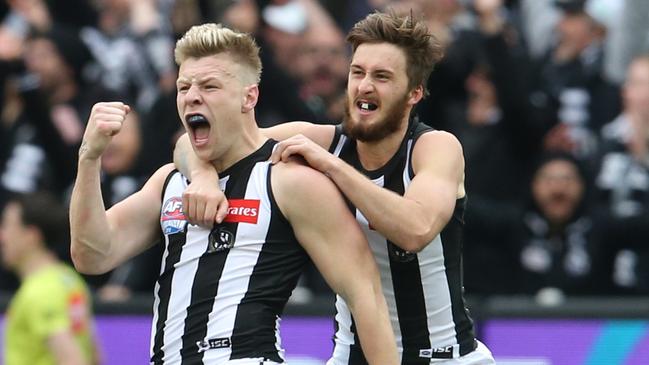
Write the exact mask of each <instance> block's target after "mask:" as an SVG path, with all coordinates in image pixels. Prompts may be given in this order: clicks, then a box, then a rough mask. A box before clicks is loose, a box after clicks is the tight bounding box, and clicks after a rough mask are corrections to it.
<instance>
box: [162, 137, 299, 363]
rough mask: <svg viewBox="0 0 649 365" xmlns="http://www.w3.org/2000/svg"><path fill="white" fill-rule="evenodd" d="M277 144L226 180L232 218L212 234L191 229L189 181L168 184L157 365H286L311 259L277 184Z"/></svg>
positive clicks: (173, 179)
mask: <svg viewBox="0 0 649 365" xmlns="http://www.w3.org/2000/svg"><path fill="white" fill-rule="evenodd" d="M274 144H275V142H274V141H270V140H269V141H268V142H266V143H265V144H264V145H263V146H262V147H261V148H260V149H259V150H257V151H256V152H254V153H252V154H251V155H249V156H247V157H246V158H244V159H243V160H241V161H239V162H237V163H236V164H234V165H233V166H232V167H230V168H228V169H227V170H226V171H223V172H222V173H221V174H220V181H219V184H220V187H221V190H222V191H224V192H225V195H226V196H227V197H228V199H229V203H230V207H229V209H228V215H227V216H226V218H225V220H224V222H223V223H221V224H218V225H217V224H215V225H214V227H213V228H212V229H211V230H209V229H205V228H201V227H199V226H194V225H190V224H188V223H187V222H186V219H185V216H184V215H183V213H182V193H183V191H184V190H185V188H186V187H187V185H188V181H187V179H186V178H185V177H184V176H183V175H182V174H180V173H179V172H177V171H173V172H172V173H171V174H170V175H169V176H168V177H167V181H166V182H165V187H164V189H163V197H162V202H163V204H162V211H161V214H160V224H161V228H162V233H163V235H164V239H163V242H165V251H164V254H163V257H162V263H161V269H160V276H159V278H158V280H157V282H156V286H155V293H154V294H155V300H154V317H153V323H152V334H151V362H152V363H153V364H192V365H193V364H221V363H223V362H225V361H228V360H234V359H243V358H264V359H268V360H272V361H275V362H283V361H284V358H283V352H284V350H283V349H282V347H281V341H280V337H279V322H280V315H281V313H282V310H283V308H284V306H285V304H286V302H287V300H288V298H289V296H290V294H291V292H292V290H293V289H294V288H295V286H296V285H297V281H298V278H299V275H300V273H301V272H302V270H303V267H304V265H305V263H306V262H307V260H308V257H307V255H306V252H305V251H304V250H303V248H302V246H300V244H299V243H298V242H297V240H296V238H295V235H294V233H293V229H292V228H291V226H290V225H289V223H288V221H287V220H286V219H285V218H284V216H283V215H282V213H281V212H280V210H279V208H278V206H277V204H276V202H275V200H274V198H273V194H272V190H271V187H270V173H271V164H270V162H269V161H268V158H269V157H270V153H271V152H272V148H273V146H274Z"/></svg>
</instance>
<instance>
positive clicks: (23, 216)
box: [0, 193, 99, 365]
mask: <svg viewBox="0 0 649 365" xmlns="http://www.w3.org/2000/svg"><path fill="white" fill-rule="evenodd" d="M67 223H68V220H67V214H66V210H65V208H64V207H63V206H62V205H60V204H59V203H58V202H57V200H56V199H55V198H54V197H53V196H51V195H47V194H44V193H34V194H29V195H22V196H19V197H15V198H12V199H11V200H10V201H9V202H8V203H7V205H6V206H5V207H4V210H3V212H2V220H1V223H0V252H1V253H2V262H3V264H4V265H5V266H7V267H8V268H10V269H11V270H13V271H15V272H16V274H17V275H18V276H19V277H20V281H21V286H20V288H19V290H18V291H17V292H16V293H15V295H14V297H13V299H12V300H11V303H10V304H9V308H8V310H7V322H6V333H5V344H4V349H5V350H4V363H5V364H6V365H26V364H75V365H83V364H86V365H90V364H97V363H98V362H99V359H98V353H97V350H96V345H95V339H94V328H93V327H94V325H93V322H92V311H91V309H92V304H91V298H90V294H89V292H88V289H87V288H86V285H85V283H84V282H83V280H82V279H81V277H80V276H79V275H78V274H77V273H76V272H75V271H74V270H73V269H72V268H71V267H68V266H67V265H65V264H63V263H62V262H60V261H59V259H58V258H57V257H56V255H55V253H54V246H55V245H62V246H66V248H67V242H68V239H67V238H66V233H67Z"/></svg>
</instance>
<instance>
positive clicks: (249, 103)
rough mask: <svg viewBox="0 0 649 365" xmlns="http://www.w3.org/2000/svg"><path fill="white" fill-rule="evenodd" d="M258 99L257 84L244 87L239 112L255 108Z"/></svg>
mask: <svg viewBox="0 0 649 365" xmlns="http://www.w3.org/2000/svg"><path fill="white" fill-rule="evenodd" d="M258 99H259V85H258V84H252V85H248V86H246V87H245V88H244V92H243V96H242V101H241V112H242V113H248V112H250V111H252V110H254V109H255V106H256V105H257V100H258Z"/></svg>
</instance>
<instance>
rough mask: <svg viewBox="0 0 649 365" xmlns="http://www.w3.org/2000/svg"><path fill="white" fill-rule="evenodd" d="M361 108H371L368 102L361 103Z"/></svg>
mask: <svg viewBox="0 0 649 365" xmlns="http://www.w3.org/2000/svg"><path fill="white" fill-rule="evenodd" d="M361 108H363V109H365V110H368V109H369V108H370V104H368V103H361Z"/></svg>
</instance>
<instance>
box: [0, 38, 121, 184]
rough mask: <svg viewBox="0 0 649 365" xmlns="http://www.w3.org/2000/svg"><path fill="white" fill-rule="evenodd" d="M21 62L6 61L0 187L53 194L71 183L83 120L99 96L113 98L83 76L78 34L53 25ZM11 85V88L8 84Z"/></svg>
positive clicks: (30, 44) (84, 55) (31, 42)
mask: <svg viewBox="0 0 649 365" xmlns="http://www.w3.org/2000/svg"><path fill="white" fill-rule="evenodd" d="M22 47H23V49H24V62H23V61H22V59H20V58H16V59H13V60H8V62H13V65H14V66H13V67H12V69H11V72H10V74H9V75H8V77H7V79H6V80H7V81H6V82H5V86H7V85H8V87H9V89H10V90H12V92H11V93H10V94H9V95H7V96H8V97H5V105H3V111H4V112H5V114H4V115H3V117H4V119H5V123H4V126H5V130H6V132H7V133H8V134H9V139H8V143H7V145H5V146H2V148H3V149H5V151H6V152H5V156H6V160H4V161H3V163H2V164H1V165H0V188H1V189H2V190H3V191H10V192H30V191H35V190H39V189H48V190H51V191H53V192H55V193H56V194H63V192H64V191H65V190H66V189H67V188H68V187H69V186H70V184H71V183H72V178H73V176H74V169H75V166H74V165H75V164H74V162H75V161H76V156H77V153H76V150H77V149H78V147H79V144H80V142H81V136H82V133H83V128H84V119H85V118H86V117H87V115H88V114H89V112H90V107H91V105H92V103H94V102H95V101H96V100H97V99H98V98H111V99H112V98H113V97H112V94H110V93H109V92H107V91H106V90H104V89H102V88H101V87H98V86H95V85H89V84H88V83H86V82H85V81H84V79H83V77H82V75H81V73H82V70H83V69H84V66H85V65H86V64H87V63H88V61H90V60H91V56H90V54H89V53H88V51H87V49H86V48H85V47H84V44H83V42H81V41H80V39H79V38H78V36H77V34H76V33H75V32H74V31H73V30H71V29H67V28H62V27H52V28H51V29H49V30H48V31H46V32H45V33H35V34H33V35H32V36H31V37H29V38H28V39H27V40H26V42H25V43H24V44H22ZM7 82H9V84H7Z"/></svg>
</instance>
